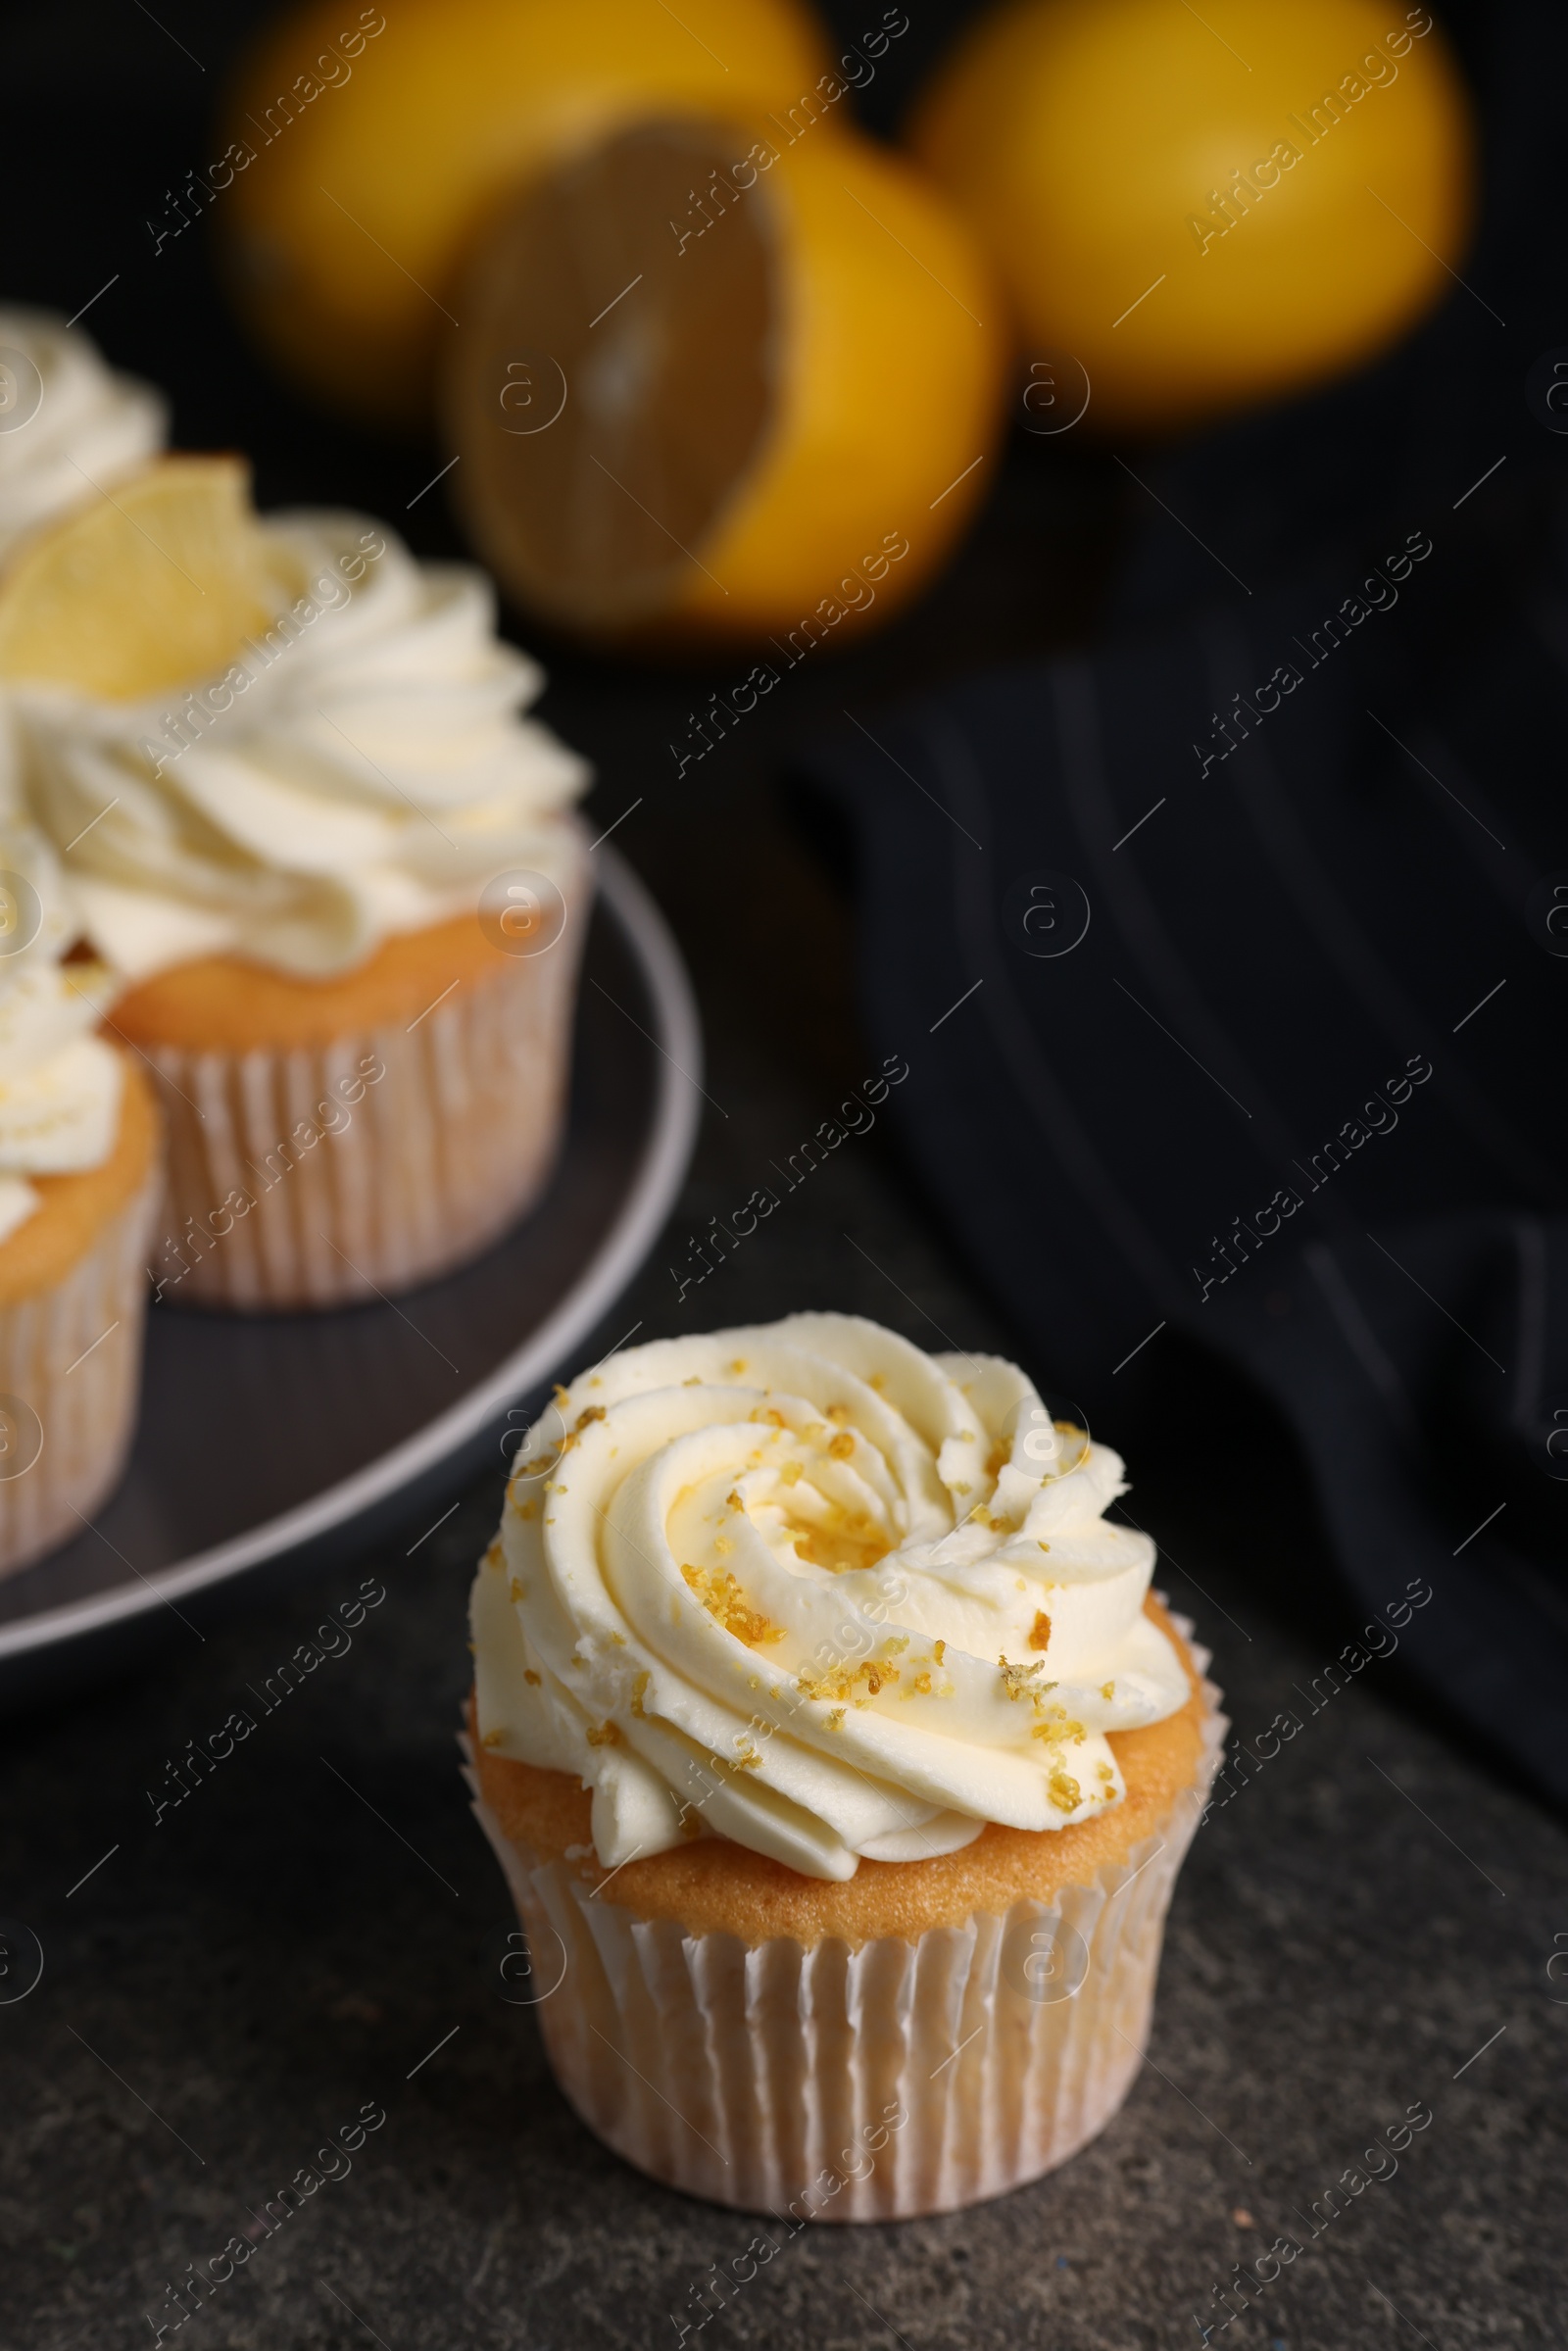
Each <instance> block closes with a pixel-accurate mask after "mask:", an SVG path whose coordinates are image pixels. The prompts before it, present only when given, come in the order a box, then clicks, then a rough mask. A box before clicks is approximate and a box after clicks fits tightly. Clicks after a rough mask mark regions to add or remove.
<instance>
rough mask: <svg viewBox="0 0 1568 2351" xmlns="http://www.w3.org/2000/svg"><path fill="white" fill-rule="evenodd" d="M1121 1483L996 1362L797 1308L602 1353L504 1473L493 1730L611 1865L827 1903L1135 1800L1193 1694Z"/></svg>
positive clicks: (487, 1586) (477, 1637)
mask: <svg viewBox="0 0 1568 2351" xmlns="http://www.w3.org/2000/svg"><path fill="white" fill-rule="evenodd" d="M1124 1491H1125V1489H1124V1484H1123V1479H1122V1463H1121V1460H1120V1457H1119V1456H1118V1455H1117V1454H1116V1453H1114V1452H1112V1451H1111V1450H1110V1449H1109V1448H1108V1447H1107V1446H1104V1445H1095V1444H1093V1443H1091V1441H1090V1440H1089V1438H1088V1437H1087V1435H1086V1434H1085V1433H1084V1432H1083V1431H1082V1430H1080V1429H1077V1428H1076V1427H1073V1426H1071V1425H1069V1424H1065V1423H1063V1424H1059V1425H1058V1424H1056V1423H1054V1421H1053V1420H1052V1418H1051V1415H1050V1413H1049V1412H1048V1411H1047V1409H1046V1407H1045V1406H1044V1405H1043V1404H1042V1402H1041V1400H1040V1398H1039V1396H1037V1394H1036V1392H1035V1390H1034V1388H1033V1387H1032V1386H1031V1384H1030V1382H1029V1381H1028V1380H1027V1379H1026V1378H1025V1376H1024V1374H1023V1373H1022V1372H1021V1371H1018V1370H1017V1369H1016V1368H1015V1367H1014V1366H1013V1365H1012V1364H1010V1363H1006V1362H1004V1361H1003V1360H1001V1359H1000V1358H999V1357H996V1356H968V1355H956V1354H944V1355H926V1354H923V1353H922V1352H921V1351H920V1349H919V1348H918V1347H912V1346H910V1345H909V1343H908V1342H907V1340H903V1339H900V1338H897V1337H895V1336H894V1335H893V1334H892V1333H890V1332H888V1331H884V1330H881V1329H879V1328H878V1326H877V1325H876V1324H874V1323H870V1322H865V1321H862V1320H860V1319H858V1318H857V1317H854V1316H849V1315H840V1314H794V1315H791V1316H789V1317H788V1318H787V1319H786V1320H785V1321H783V1322H779V1323H773V1324H769V1325H765V1326H759V1327H754V1328H751V1329H741V1330H731V1331H719V1332H715V1333H713V1334H711V1335H710V1336H707V1337H704V1338H689V1339H674V1340H661V1341H657V1342H655V1343H654V1344H652V1345H650V1346H646V1347H631V1348H628V1349H626V1350H625V1351H624V1352H622V1353H618V1354H615V1355H613V1356H612V1357H610V1358H609V1360H608V1361H606V1362H605V1363H604V1364H603V1365H602V1366H601V1367H600V1368H598V1369H597V1370H595V1371H592V1372H589V1373H586V1374H584V1375H582V1376H581V1377H580V1378H579V1379H578V1380H577V1381H576V1382H575V1383H574V1384H573V1386H572V1387H571V1388H570V1389H567V1390H564V1391H561V1392H558V1400H557V1403H556V1404H555V1405H554V1406H552V1407H551V1408H550V1409H549V1410H548V1411H547V1412H546V1414H545V1415H544V1417H543V1418H542V1419H541V1420H540V1421H539V1422H537V1423H536V1424H535V1426H534V1427H533V1428H532V1429H530V1430H529V1432H528V1435H527V1437H526V1439H525V1441H524V1443H523V1445H522V1447H521V1449H520V1450H519V1452H518V1455H517V1462H516V1467H515V1472H514V1475H513V1480H512V1484H511V1487H510V1489H509V1493H508V1498H507V1503H506V1507H505V1509H504V1511H503V1514H502V1525H501V1532H500V1534H499V1535H498V1537H497V1539H496V1542H495V1543H494V1544H493V1545H492V1547H491V1549H490V1551H489V1552H488V1553H487V1554H486V1557H485V1560H484V1561H483V1562H482V1563H481V1565H480V1568H479V1571H478V1574H477V1576H476V1577H475V1580H474V1586H473V1595H472V1630H473V1645H474V1652H475V1671H476V1687H477V1710H478V1728H479V1736H480V1739H481V1740H482V1741H483V1743H484V1744H485V1745H486V1746H487V1747H489V1748H491V1749H493V1750H494V1751H496V1752H498V1753H500V1754H502V1755H508V1756H514V1757H516V1758H518V1759H520V1760H522V1761H524V1762H527V1763H532V1764H536V1765H540V1766H542V1767H544V1768H547V1769H551V1770H557V1771H564V1772H570V1773H572V1774H574V1775H575V1776H576V1777H577V1778H578V1779H579V1780H580V1781H581V1782H582V1784H583V1785H584V1786H585V1787H589V1788H592V1790H593V1840H594V1848H595V1851H596V1852H597V1854H598V1857H599V1860H600V1861H601V1863H602V1864H604V1865H605V1866H606V1867H607V1868H611V1869H613V1868H615V1867H617V1866H618V1865H619V1864H620V1863H621V1862H624V1861H628V1860H630V1859H632V1858H633V1857H634V1856H641V1855H646V1854H650V1853H657V1852H661V1851H663V1850H665V1849H666V1848H668V1847H670V1846H673V1845H676V1844H678V1843H680V1842H681V1841H682V1840H683V1838H684V1837H689V1836H692V1835H695V1834H705V1833H711V1834H715V1835H718V1836H722V1837H729V1838H732V1839H733V1840H734V1841H735V1842H737V1843H739V1844H743V1845H747V1846H750V1847H751V1848H752V1849H753V1850H754V1851H757V1852H760V1853H765V1854H770V1855H771V1856H773V1857H774V1858H775V1859H776V1860H779V1861H781V1862H784V1863H785V1864H787V1866H788V1867H789V1868H791V1869H794V1870H798V1871H800V1872H801V1873H802V1874H803V1875H805V1876H808V1877H814V1878H848V1877H852V1876H853V1875H854V1873H855V1871H856V1869H857V1868H858V1864H859V1861H860V1859H861V1858H862V1857H868V1858H871V1859H874V1860H884V1861H907V1860H917V1859H920V1858H922V1857H923V1856H925V1855H927V1854H933V1853H943V1852H952V1851H956V1849H957V1848H958V1847H959V1846H961V1845H964V1844H967V1843H968V1842H970V1840H971V1839H972V1838H973V1837H977V1836H978V1835H979V1834H980V1832H981V1830H982V1829H983V1828H984V1826H985V1825H986V1823H987V1822H989V1821H997V1822H1002V1823H1005V1824H1007V1825H1008V1826H1011V1827H1013V1828H1017V1829H1029V1830H1049V1829H1059V1828H1062V1827H1064V1826H1065V1825H1066V1824H1067V1823H1068V1822H1071V1821H1076V1820H1082V1819H1085V1818H1087V1817H1089V1816H1091V1815H1093V1814H1096V1813H1098V1812H1100V1811H1103V1810H1104V1809H1105V1808H1106V1807H1107V1806H1109V1805H1112V1804H1114V1803H1117V1802H1119V1801H1120V1799H1121V1797H1122V1795H1123V1793H1124V1788H1123V1784H1122V1780H1121V1775H1120V1771H1119V1769H1118V1767H1117V1763H1116V1759H1115V1755H1114V1753H1113V1751H1112V1749H1111V1747H1110V1746H1109V1744H1108V1743H1107V1741H1106V1739H1105V1736H1104V1735H1105V1733H1106V1732H1107V1731H1113V1730H1116V1731H1119V1730H1129V1729H1132V1728H1133V1727H1135V1726H1136V1725H1139V1724H1144V1723H1152V1722H1157V1721H1160V1720H1161V1719H1162V1718H1163V1717H1165V1716H1166V1715H1169V1714H1172V1713H1174V1712H1175V1711H1176V1710H1177V1708H1178V1707H1180V1706H1181V1705H1182V1704H1183V1703H1184V1702H1185V1700H1186V1698H1187V1694H1188V1686H1187V1681H1186V1677H1185V1674H1184V1671H1183V1668H1182V1666H1181V1663H1180V1660H1179V1659H1178V1657H1177V1655H1176V1653H1175V1650H1174V1649H1173V1647H1172V1645H1171V1643H1170V1642H1169V1641H1167V1640H1166V1638H1165V1636H1164V1635H1163V1634H1162V1633H1161V1632H1160V1631H1159V1630H1158V1628H1157V1627H1156V1626H1155V1625H1154V1624H1153V1623H1152V1621H1151V1620H1150V1619H1149V1618H1148V1617H1147V1616H1146V1615H1145V1614H1144V1613H1143V1601H1144V1595H1145V1592H1147V1590H1148V1587H1149V1580H1150V1576H1151V1574H1152V1568H1153V1561H1154V1546H1153V1544H1152V1543H1151V1542H1150V1541H1149V1539H1148V1538H1147V1537H1146V1536H1143V1535H1140V1534H1137V1533H1135V1532H1134V1531H1133V1530H1132V1529H1130V1528H1127V1527H1122V1526H1117V1525H1113V1524H1111V1523H1109V1522H1107V1521H1106V1519H1105V1518H1104V1516H1103V1512H1104V1509H1105V1507H1106V1504H1107V1503H1108V1502H1110V1501H1112V1500H1113V1499H1114V1498H1115V1496H1116V1495H1117V1494H1120V1493H1122V1492H1124Z"/></svg>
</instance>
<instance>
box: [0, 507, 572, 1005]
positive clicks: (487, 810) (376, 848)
mask: <svg viewBox="0 0 1568 2351" xmlns="http://www.w3.org/2000/svg"><path fill="white" fill-rule="evenodd" d="M261 527H262V531H263V534H264V538H265V542H266V553H267V563H268V565H269V568H270V571H271V572H272V574H273V575H274V576H275V578H276V579H277V581H278V583H279V586H278V614H279V617H278V619H277V620H276V621H275V622H274V624H273V626H272V627H271V628H270V630H269V631H268V632H267V633H266V634H265V635H263V636H261V637H259V638H257V639H255V640H252V641H250V642H249V643H248V644H247V646H246V647H245V648H244V649H243V651H242V654H241V657H240V658H239V659H238V660H237V661H235V662H234V663H233V664H232V665H231V667H230V668H229V669H227V670H226V671H225V672H223V673H222V675H221V676H220V677H217V678H211V679H208V680H206V681H203V682H199V683H197V684H196V685H195V686H194V687H193V689H192V691H191V692H189V693H187V694H185V695H183V696H180V695H174V694H168V693H166V694H162V695H159V696H156V697H153V698H149V699H148V700H146V701H144V702H126V703H115V702H110V701H106V700H103V699H101V698H99V697H96V696H91V695H87V694H83V693H81V692H78V691H76V690H74V689H73V688H69V687H62V686H58V685H45V684H36V685H35V684H31V683H23V684H19V685H17V686H15V687H13V688H12V689H11V691H10V693H9V696H8V700H9V701H10V703H11V706H12V709H13V711H14V714H15V719H16V725H15V729H14V741H15V752H16V758H15V765H14V769H13V776H12V787H11V788H12V795H13V798H14V799H20V800H21V801H22V802H23V803H24V804H25V806H26V808H28V809H29V810H30V812H31V814H32V815H33V817H34V818H35V820H36V821H37V823H38V824H39V825H40V826H41V827H42V829H43V830H44V831H45V832H46V833H47V834H48V835H49V837H50V838H51V840H52V841H53V842H54V844H55V845H56V847H57V849H58V850H59V852H60V854H61V856H62V857H63V858H64V860H65V863H66V865H67V868H68V870H69V872H70V874H71V878H72V881H73V886H74V889H75V893H76V896H77V899H78V901H79V903H80V906H81V908H82V912H83V915H84V916H85V919H86V923H87V928H88V932H89V935H90V936H91V938H92V941H93V943H94V945H95V946H96V947H97V949H98V950H99V952H100V953H101V954H102V955H105V956H107V958H108V959H109V960H110V961H111V962H112V963H113V964H114V965H115V966H116V968H117V969H118V970H120V971H121V972H122V973H123V974H124V975H125V977H126V978H128V979H130V980H132V981H134V980H137V979H140V978H143V977H145V976H146V975H147V974H149V973H150V972H153V971H157V970H160V969H163V968H165V967H167V966H168V965H170V964H173V963H179V962H183V961H185V960H187V959H188V958H190V957H192V956H196V955H215V954H222V953H235V954H241V955H247V956H249V957H251V958H253V959H254V960H256V961H259V962H262V963H267V964H271V965H272V966H274V967H275V968H278V969H281V970H284V971H288V972H292V973H295V974H298V975H300V976H302V977H305V978H312V979H318V978H328V977H331V976H332V975H334V974H336V973H338V972H342V971H346V970H350V969H352V968H353V967H354V966H355V965H356V964H358V963H360V962H363V961H364V959H365V958H366V956H367V955H369V954H370V953H371V952H372V950H373V949H374V948H375V947H377V946H379V945H380V943H381V942H382V940H384V939H385V938H387V937H388V936H389V935H390V934H392V933H394V932H399V931H411V930H418V929H422V928H423V927H424V926H425V925H427V924H430V923H434V922H440V921H443V920H445V919H446V918H448V917H449V916H452V915H456V914H461V913H466V912H471V911H472V909H473V907H474V906H475V904H476V901H477V898H478V893H479V889H480V886H481V885H482V883H483V882H484V881H485V880H486V879H487V878H488V877H489V876H490V875H492V874H494V873H497V872H498V871H503V870H506V869H508V868H518V869H526V870H532V871H537V872H542V873H545V874H547V875H548V876H549V877H550V878H551V879H552V880H554V881H556V882H557V883H558V885H563V886H564V883H565V881H566V880H567V879H568V878H569V877H570V875H571V874H572V873H573V872H574V871H575V870H576V869H577V867H578V865H579V864H580V860H581V857H582V847H581V828H580V826H579V824H578V823H577V821H576V820H575V819H574V818H573V817H571V816H570V815H569V814H567V813H566V811H567V810H568V809H569V808H570V805H571V804H572V803H573V802H574V801H575V800H576V799H577V798H578V797H579V796H580V794H581V793H582V792H583V791H584V790H585V788H586V786H587V783H588V780H589V770H588V768H587V766H586V765H585V763H584V762H583V761H582V760H581V759H578V758H577V756H576V755H575V754H574V753H572V752H570V751H568V750H567V749H566V748H565V747H564V745H563V744H562V743H560V742H559V741H558V740H557V739H556V737H555V736H554V735H552V734H551V733H550V731H549V730H548V728H546V727H544V726H542V725H541V724H539V723H538V721H536V720H534V719H530V718H527V717H524V716H523V715H522V714H521V713H522V711H523V710H525V709H526V707H527V706H528V705H529V704H530V703H531V702H532V701H533V700H534V699H535V697H536V696H537V695H538V694H539V692H540V690H541V688H542V686H543V684H544V677H543V673H542V671H541V670H540V669H539V667H538V666H537V664H536V663H534V662H533V661H529V660H528V659H527V658H526V657H525V656H524V655H523V654H521V653H518V652H517V651H515V648H513V647H512V646H510V645H506V644H503V643H502V642H501V641H500V640H499V639H498V638H497V636H496V634H495V601H494V594H493V591H492V590H491V587H490V585H489V583H488V581H487V580H486V579H485V577H484V575H483V574H482V573H481V572H478V571H475V570H473V569H471V568H470V567H469V566H467V565H460V564H445V563H417V562H416V561H415V559H414V557H413V556H412V555H411V554H410V553H409V551H408V549H407V548H406V547H405V546H404V545H403V543H402V541H401V540H400V539H398V538H397V536H396V534H395V533H394V532H392V531H391V530H389V529H387V528H385V527H384V526H383V525H380V524H376V523H373V522H369V521H368V520H367V519H366V517H364V516H363V515H359V514H337V513H318V512H310V513H290V514H276V515H272V516H270V517H268V518H267V519H266V521H265V522H264V523H263V524H262V526H261Z"/></svg>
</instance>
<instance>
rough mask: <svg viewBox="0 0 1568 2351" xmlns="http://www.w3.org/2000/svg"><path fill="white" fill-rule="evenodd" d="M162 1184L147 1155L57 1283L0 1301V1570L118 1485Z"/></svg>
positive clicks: (50, 1544)
mask: <svg viewBox="0 0 1568 2351" xmlns="http://www.w3.org/2000/svg"><path fill="white" fill-rule="evenodd" d="M162 1184H163V1168H162V1166H161V1164H160V1162H159V1157H158V1154H157V1152H156V1151H155V1152H154V1153H153V1156H152V1163H151V1165H150V1166H149V1168H148V1171H147V1174H146V1175H145V1177H144V1178H143V1180H142V1183H141V1186H140V1188H139V1190H138V1191H137V1192H135V1193H134V1194H133V1195H132V1197H131V1198H130V1199H129V1200H126V1201H125V1203H124V1205H123V1207H122V1208H121V1209H120V1210H119V1212H118V1213H117V1214H116V1215H115V1216H114V1217H112V1218H111V1219H110V1221H109V1223H108V1224H106V1225H105V1226H104V1228H103V1231H102V1232H101V1233H100V1234H99V1235H98V1237H97V1239H96V1240H95V1241H94V1243H93V1245H92V1247H91V1249H88V1250H87V1252H86V1254H85V1255H84V1256H82V1257H80V1258H78V1259H77V1261H76V1263H75V1264H74V1265H73V1267H72V1268H71V1271H70V1272H69V1273H68V1274H67V1275H66V1276H65V1278H64V1280H63V1281H60V1282H57V1283H55V1284H54V1285H53V1287H52V1288H50V1289H48V1290H41V1291H39V1292H38V1293H37V1294H36V1295H35V1296H33V1297H31V1298H17V1299H15V1300H13V1301H12V1303H10V1304H9V1305H0V1576H3V1575H14V1574H15V1573H16V1572H17V1571H18V1569H20V1568H24V1567H28V1566H30V1565H31V1563H32V1562H33V1560H35V1559H39V1558H41V1557H42V1556H43V1555H44V1553H45V1552H46V1551H51V1550H53V1549H54V1548H55V1547H56V1545H57V1544H59V1543H65V1542H68V1541H70V1540H71V1538H72V1537H73V1536H76V1535H79V1534H80V1533H81V1531H82V1521H83V1520H84V1519H90V1518H91V1516H92V1514H93V1512H94V1511H95V1510H96V1509H97V1507H98V1505H99V1503H100V1502H101V1501H103V1499H104V1498H105V1496H106V1495H107V1494H110V1493H112V1492H113V1490H114V1488H115V1487H116V1486H118V1485H119V1483H120V1479H121V1476H122V1474H123V1470H124V1466H125V1456H126V1454H127V1453H128V1452H129V1450H130V1441H131V1436H132V1434H133V1432H134V1429H135V1423H136V1401H137V1396H138V1394H139V1391H140V1387H141V1354H142V1332H143V1328H144V1325H145V1321H146V1313H147V1272H146V1266H147V1245H148V1242H149V1240H150V1239H151V1236H152V1231H153V1220H154V1216H155V1214H156V1211H157V1207H158V1197H159V1193H160V1190H161V1189H162Z"/></svg>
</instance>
